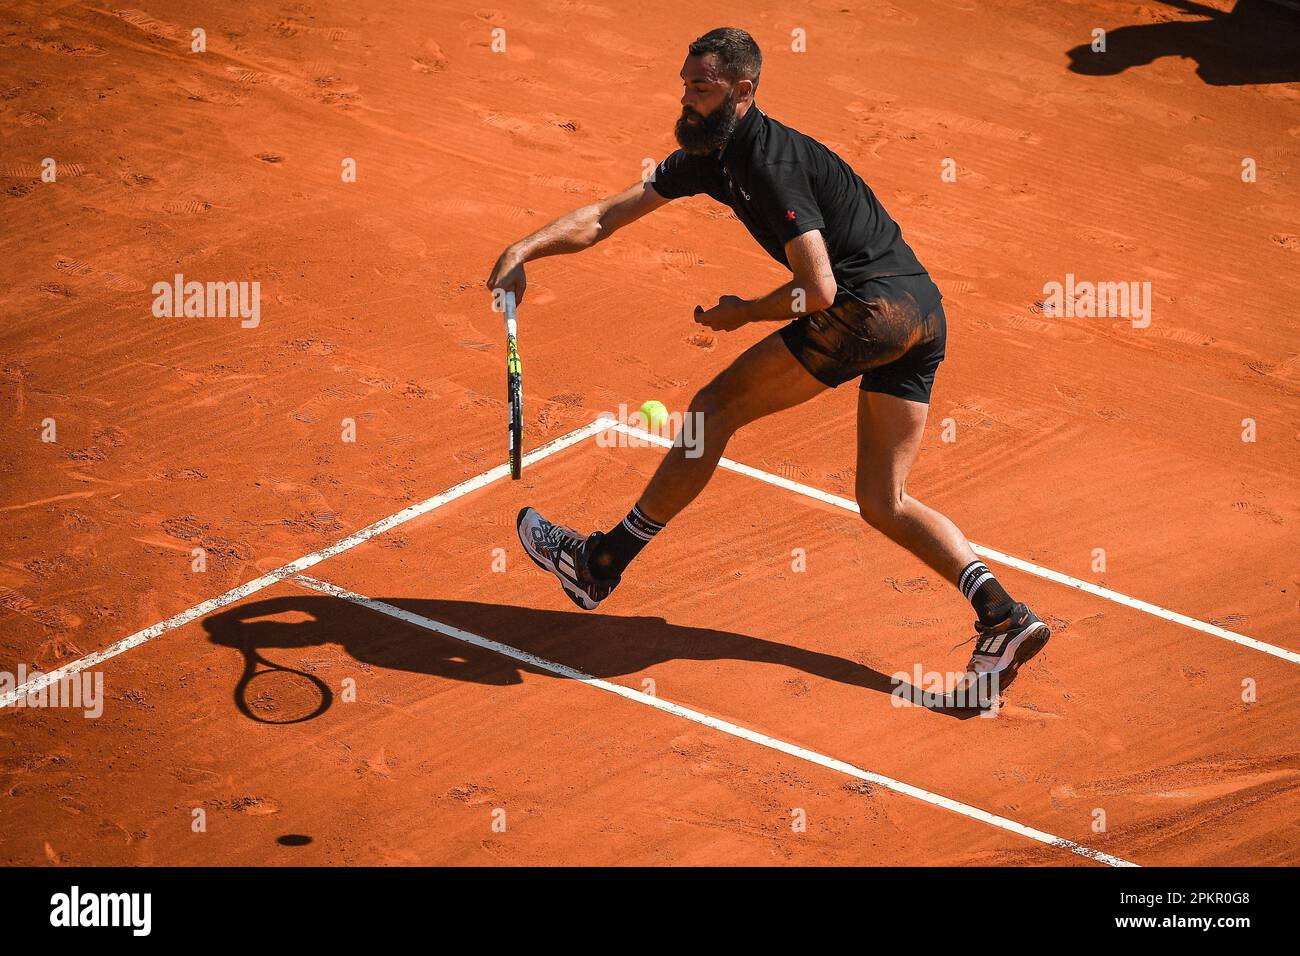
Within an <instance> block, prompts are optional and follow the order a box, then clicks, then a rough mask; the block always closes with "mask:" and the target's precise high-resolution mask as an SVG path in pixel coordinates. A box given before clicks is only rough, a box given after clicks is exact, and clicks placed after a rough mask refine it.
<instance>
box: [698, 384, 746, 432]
mask: <svg viewBox="0 0 1300 956" xmlns="http://www.w3.org/2000/svg"><path fill="white" fill-rule="evenodd" d="M688 411H689V412H690V413H691V414H693V415H698V416H699V424H700V425H702V426H703V428H704V430H703V434H704V435H705V436H706V438H707V436H708V433H709V432H710V431H712V432H713V433H714V434H730V433H731V432H733V431H735V430H736V429H737V428H739V427H740V425H741V424H743V423H742V422H740V421H739V420H738V419H739V416H738V414H737V403H736V402H735V401H734V400H733V399H729V398H728V397H727V394H726V390H725V389H724V388H723V387H721V386H720V385H719V383H718V382H717V381H713V382H710V383H709V384H708V385H706V386H704V388H702V389H700V390H699V391H698V392H697V393H696V394H695V397H694V398H693V399H691V404H690V408H689V409H688Z"/></svg>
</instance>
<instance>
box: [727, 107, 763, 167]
mask: <svg viewBox="0 0 1300 956" xmlns="http://www.w3.org/2000/svg"><path fill="white" fill-rule="evenodd" d="M764 118H765V117H764V114H763V111H762V110H760V109H759V108H758V104H757V103H751V104H750V106H749V109H747V110H746V111H745V115H744V117H743V118H742V119H741V121H740V122H739V123H737V124H736V129H735V131H734V132H733V133H732V134H731V137H730V138H729V139H728V140H727V142H726V143H725V144H724V145H723V147H722V149H720V150H718V158H719V159H722V160H724V161H725V160H726V159H727V158H728V157H731V156H742V155H744V153H745V150H746V149H747V148H748V147H749V145H750V143H752V142H753V141H754V137H756V136H757V135H758V130H759V128H760V127H761V126H762V125H763V119H764ZM733 144H734V148H733Z"/></svg>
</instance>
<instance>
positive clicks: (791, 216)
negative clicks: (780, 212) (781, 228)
mask: <svg viewBox="0 0 1300 956" xmlns="http://www.w3.org/2000/svg"><path fill="white" fill-rule="evenodd" d="M785 218H786V219H789V220H790V221H791V222H794V210H793V209H787V210H786V211H785Z"/></svg>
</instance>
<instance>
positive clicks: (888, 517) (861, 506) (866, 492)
mask: <svg viewBox="0 0 1300 956" xmlns="http://www.w3.org/2000/svg"><path fill="white" fill-rule="evenodd" d="M857 499H858V511H859V512H860V513H861V514H862V520H863V521H865V522H866V523H867V524H869V525H871V526H872V527H873V528H875V529H877V530H879V531H884V530H887V529H889V528H892V527H894V526H895V525H896V524H898V521H899V518H900V517H902V514H903V492H902V490H901V489H896V488H892V487H889V486H885V487H876V486H872V485H864V484H861V483H859V484H858V487H857Z"/></svg>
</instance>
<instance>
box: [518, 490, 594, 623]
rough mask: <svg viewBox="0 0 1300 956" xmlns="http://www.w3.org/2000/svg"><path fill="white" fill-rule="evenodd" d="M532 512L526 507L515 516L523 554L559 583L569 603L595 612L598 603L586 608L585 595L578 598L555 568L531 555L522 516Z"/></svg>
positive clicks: (531, 550) (531, 551)
mask: <svg viewBox="0 0 1300 956" xmlns="http://www.w3.org/2000/svg"><path fill="white" fill-rule="evenodd" d="M532 510H533V509H532V508H527V507H524V508H520V509H519V513H518V514H517V515H515V537H517V538H518V539H519V543H520V544H521V545H523V548H524V554H526V555H528V557H530V558H532V559H533V564H535V565H537V566H538V567H539V568H541V569H542V570H543V571H545V572H546V573H547V574H549V575H551V576H552V577H554V578H555V580H557V581H559V582H560V590H561V591H563V592H564V593H565V594H567V595H568V596H569V600H570V601H572V602H573V603H574V604H576V605H578V607H580V608H582V610H584V611H594V610H596V608H597V607H599V606H600V602H599V601H596V602H595V603H594V604H592V605H590V606H588V605H587V604H586V603H585V602H584V601H583V598H586V595H585V594H584V595H583V596H582V597H579V596H578V595H577V594H575V593H573V592H572V591H570V590H569V587H568V583H567V582H566V581H565V580H564V577H563V575H561V574H560V572H558V571H556V570H555V568H553V567H552V566H551V565H550V563H549V562H547V561H544V560H542V559H541V558H539V557H538V556H537V555H535V554H533V549H532V548H530V547H529V546H528V542H527V541H526V540H524V515H525V514H526V513H527V512H529V511H532ZM587 600H588V601H590V600H591V598H587Z"/></svg>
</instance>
